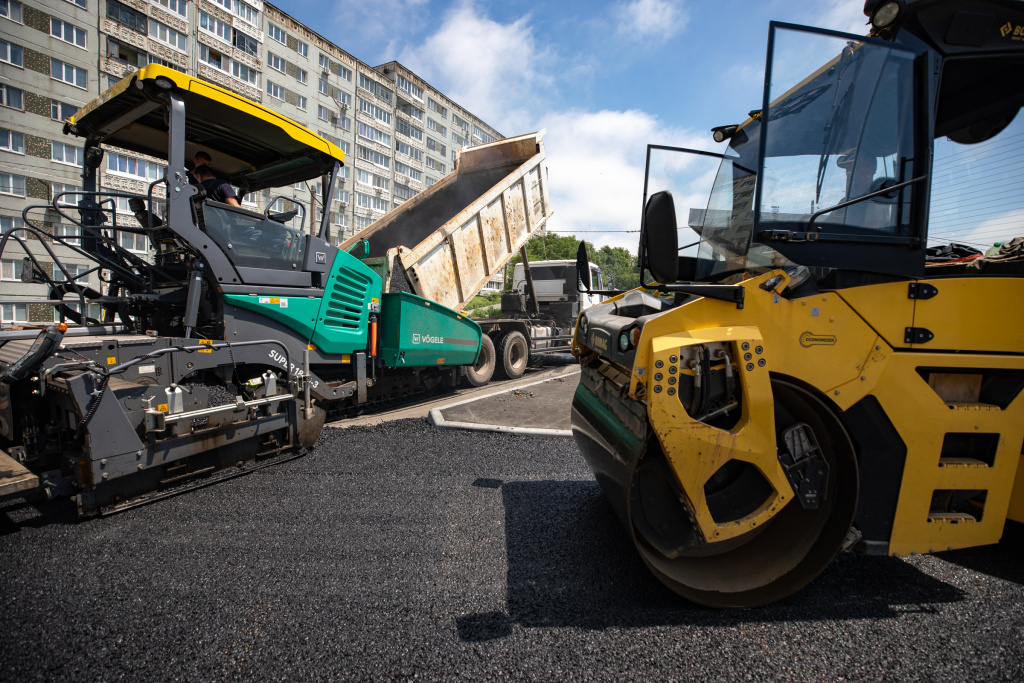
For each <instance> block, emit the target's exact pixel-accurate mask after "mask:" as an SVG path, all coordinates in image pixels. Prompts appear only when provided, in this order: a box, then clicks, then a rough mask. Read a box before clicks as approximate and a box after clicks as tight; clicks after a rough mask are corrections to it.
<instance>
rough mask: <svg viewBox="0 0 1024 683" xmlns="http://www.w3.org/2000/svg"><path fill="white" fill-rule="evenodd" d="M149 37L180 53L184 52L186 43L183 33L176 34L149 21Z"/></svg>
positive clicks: (154, 21)
mask: <svg viewBox="0 0 1024 683" xmlns="http://www.w3.org/2000/svg"><path fill="white" fill-rule="evenodd" d="M149 37H150V38H152V39H153V40H155V41H157V42H160V43H163V44H164V45H170V46H171V47H173V48H174V49H176V50H181V51H182V52H184V51H185V47H186V45H187V43H188V39H187V38H186V37H185V34H184V33H178V32H177V31H175V30H174V29H173V28H171V27H170V26H164V25H163V24H161V23H160V22H159V21H156V20H154V19H150V20H149Z"/></svg>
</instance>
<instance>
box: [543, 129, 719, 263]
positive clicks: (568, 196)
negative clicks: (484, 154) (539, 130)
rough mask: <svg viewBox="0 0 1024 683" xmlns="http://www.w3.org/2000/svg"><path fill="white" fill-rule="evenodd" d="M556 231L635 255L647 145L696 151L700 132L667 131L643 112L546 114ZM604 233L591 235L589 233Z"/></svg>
mask: <svg viewBox="0 0 1024 683" xmlns="http://www.w3.org/2000/svg"><path fill="white" fill-rule="evenodd" d="M543 123H544V126H545V127H546V128H547V135H546V136H545V149H546V151H547V156H548V177H549V182H550V185H549V190H550V194H551V203H552V207H553V209H554V212H555V216H554V218H553V219H552V224H551V226H549V227H551V228H552V229H554V230H559V231H562V230H565V231H570V232H575V233H576V234H577V236H578V237H580V238H585V239H587V240H589V241H592V242H594V243H595V244H597V245H598V246H603V245H605V244H608V245H611V246H620V247H625V248H627V249H629V250H630V251H631V252H634V253H635V252H636V246H637V239H638V235H637V234H636V233H632V232H622V231H626V230H638V229H639V227H640V213H641V209H642V207H641V201H642V199H643V183H644V162H645V155H646V152H647V145H648V143H651V144H664V145H674V146H680V147H697V146H700V145H707V142H708V139H709V138H708V136H707V135H706V134H703V133H695V132H692V131H684V130H679V129H673V128H670V127H666V126H665V125H664V124H662V123H661V122H660V121H659V120H658V119H656V118H654V117H653V116H651V115H650V114H647V113H645V112H642V111H636V110H630V111H610V110H604V111H598V112H585V111H577V110H573V111H566V112H549V113H547V114H546V115H545V116H544V120H543ZM595 230H596V231H604V232H597V233H595V232H591V231H595Z"/></svg>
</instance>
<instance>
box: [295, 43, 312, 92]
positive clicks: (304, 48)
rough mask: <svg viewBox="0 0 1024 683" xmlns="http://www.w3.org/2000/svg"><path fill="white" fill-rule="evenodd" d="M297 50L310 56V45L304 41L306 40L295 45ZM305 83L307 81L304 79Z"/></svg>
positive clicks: (305, 55)
mask: <svg viewBox="0 0 1024 683" xmlns="http://www.w3.org/2000/svg"><path fill="white" fill-rule="evenodd" d="M295 51H296V52H298V53H299V54H300V55H302V56H303V57H308V56H309V45H307V44H306V43H304V42H302V41H301V40H300V41H298V42H297V44H296V45H295ZM303 83H305V81H303Z"/></svg>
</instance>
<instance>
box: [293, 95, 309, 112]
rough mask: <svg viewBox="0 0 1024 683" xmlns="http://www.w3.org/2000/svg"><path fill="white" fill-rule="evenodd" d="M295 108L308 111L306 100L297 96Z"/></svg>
mask: <svg viewBox="0 0 1024 683" xmlns="http://www.w3.org/2000/svg"><path fill="white" fill-rule="evenodd" d="M295 106H296V107H298V108H299V109H301V110H302V111H306V98H305V97H303V96H302V95H296V96H295Z"/></svg>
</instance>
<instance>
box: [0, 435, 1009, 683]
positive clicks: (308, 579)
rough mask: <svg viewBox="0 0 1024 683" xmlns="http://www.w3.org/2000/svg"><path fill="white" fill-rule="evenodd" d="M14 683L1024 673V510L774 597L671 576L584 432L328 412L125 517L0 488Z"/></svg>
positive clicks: (2, 658) (3, 612) (842, 560)
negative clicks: (247, 468)
mask: <svg viewBox="0 0 1024 683" xmlns="http://www.w3.org/2000/svg"><path fill="white" fill-rule="evenodd" d="M0 556H2V557H3V561H2V563H0V587H2V589H0V680H5V681H31V680H74V681H91V680H97V681H110V680H153V681H164V680H168V681H170V680H189V681H220V680H251V681H264V680H267V681H278V680H280V681H284V680H290V681H307V680H308V681H316V680H401V679H413V678H419V679H422V680H445V681H448V680H541V681H651V680H657V681H671V680H723V681H726V680H727V681H736V680H772V681H776V680H800V681H805V680H901V681H905V680H929V681H933V680H940V679H941V680H986V681H991V680H1012V681H1020V680H1022V679H1024V609H1022V607H1024V533H1022V531H1021V527H1020V525H1010V526H1008V528H1007V530H1006V533H1005V534H1004V540H1003V542H1002V543H1000V544H999V545H996V546H991V547H986V548H976V549H971V550H962V551H954V552H950V553H943V554H940V555H936V556H928V557H912V558H889V557H870V556H864V555H857V554H844V555H841V556H840V557H838V558H837V559H836V560H835V561H834V562H833V563H832V564H831V565H830V566H829V567H828V568H827V569H826V570H825V572H824V573H823V574H822V575H821V576H820V577H818V579H817V580H816V581H814V582H813V583H812V584H810V585H809V586H808V587H807V588H805V589H804V590H802V591H801V592H799V593H797V594H796V595H794V596H791V597H790V598H787V599H786V600H784V601H782V602H780V603H777V604H774V605H771V606H768V607H764V608H758V609H745V610H731V611H716V610H710V609H705V608H701V607H698V606H695V605H692V604H690V603H688V602H686V601H685V600H682V599H681V598H678V597H676V596H675V595H674V594H672V593H671V592H670V591H668V590H667V589H666V588H664V587H662V585H661V584H660V583H658V582H657V580H656V579H654V578H653V577H652V576H651V574H650V573H649V572H648V571H647V570H646V569H645V567H644V565H643V563H642V561H641V560H640V558H639V557H638V555H637V554H636V552H635V551H634V549H633V547H632V545H631V543H630V541H629V539H628V537H627V536H626V534H625V532H624V530H623V529H622V527H621V525H620V524H619V523H618V521H617V520H616V519H615V517H614V514H613V512H612V509H611V507H610V506H609V505H608V503H607V502H606V501H605V500H604V498H603V496H602V494H601V492H600V490H599V488H598V486H597V484H596V483H595V482H594V480H593V478H592V476H591V475H590V472H589V471H588V470H587V468H586V467H585V465H584V463H583V461H582V458H581V456H580V455H579V452H578V451H577V449H576V447H575V444H574V443H573V441H572V439H568V438H535V437H525V436H516V435H507V434H493V433H481V432H463V431H457V430H437V429H434V428H433V427H431V426H430V425H428V424H427V423H426V422H425V421H424V420H407V421H401V422H395V423H391V424H387V425H382V426H378V427H373V428H369V427H367V428H354V429H348V430H327V431H325V432H324V435H323V437H322V438H321V440H320V441H319V442H318V443H317V445H316V447H315V448H314V449H313V451H312V452H311V453H310V454H309V455H307V456H306V457H304V458H301V459H298V460H294V461H291V462H288V463H285V464H282V465H280V466H276V467H272V468H267V469H264V470H260V471H258V472H255V473H253V474H252V475H249V476H246V477H241V478H238V479H234V480H230V481H227V482H223V483H221V484H218V485H216V486H211V487H208V488H205V489H201V490H197V491H192V492H190V493H187V494H185V495H182V496H179V497H176V498H172V499H169V500H164V501H160V502H158V503H156V504H153V505H149V506H146V507H142V508H136V509H132V510H129V511H126V512H123V513H120V514H117V515H114V516H111V517H105V518H98V519H89V520H85V521H81V522H79V521H76V519H75V517H74V512H73V509H72V507H71V506H70V505H69V504H58V505H51V506H48V507H45V508H41V509H37V508H34V507H30V506H24V505H21V506H19V505H11V504H8V505H7V506H5V507H4V508H2V509H0Z"/></svg>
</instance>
